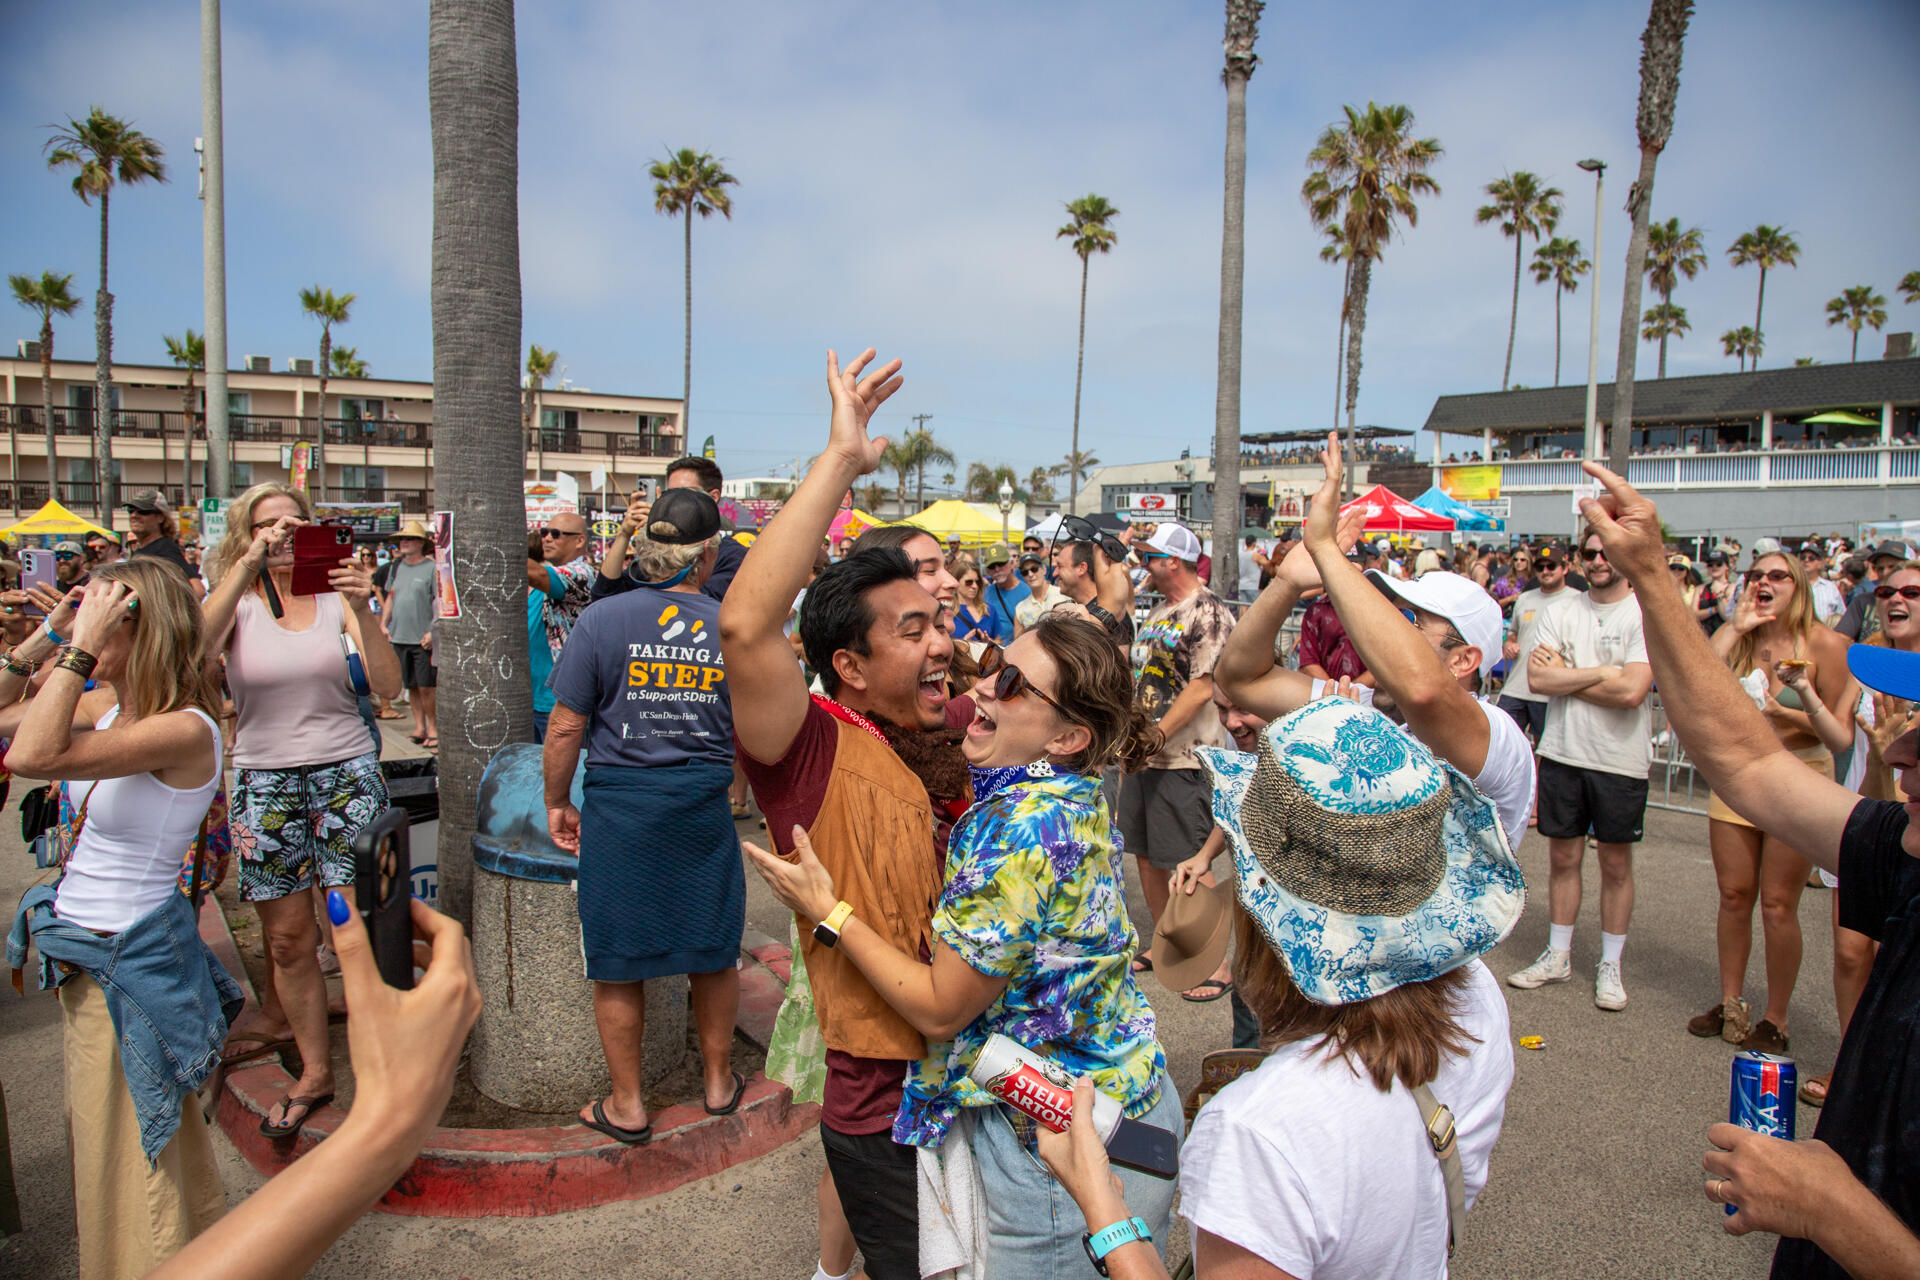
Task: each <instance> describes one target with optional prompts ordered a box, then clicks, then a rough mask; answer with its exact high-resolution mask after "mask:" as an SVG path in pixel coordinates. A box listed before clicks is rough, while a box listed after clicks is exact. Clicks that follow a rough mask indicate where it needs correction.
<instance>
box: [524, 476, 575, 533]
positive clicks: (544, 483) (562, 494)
mask: <svg viewBox="0 0 1920 1280" xmlns="http://www.w3.org/2000/svg"><path fill="white" fill-rule="evenodd" d="M521 486H522V489H523V490H524V492H525V494H526V502H527V528H529V529H538V528H539V527H540V526H542V525H544V524H545V523H546V522H547V521H548V520H550V519H552V518H553V517H554V516H557V515H576V514H578V513H579V511H580V482H579V481H577V480H575V479H574V478H573V477H572V476H570V475H568V474H567V473H566V472H564V471H562V472H559V473H558V474H556V475H555V476H554V477H553V479H551V480H523V481H521Z"/></svg>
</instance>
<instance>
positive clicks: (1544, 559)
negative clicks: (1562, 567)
mask: <svg viewBox="0 0 1920 1280" xmlns="http://www.w3.org/2000/svg"><path fill="white" fill-rule="evenodd" d="M1533 562H1534V563H1535V564H1565V563H1566V562H1567V548H1566V547H1565V545H1563V544H1562V543H1558V542H1548V543H1545V544H1543V545H1542V546H1541V547H1540V549H1539V550H1537V551H1535V552H1534V553H1533Z"/></svg>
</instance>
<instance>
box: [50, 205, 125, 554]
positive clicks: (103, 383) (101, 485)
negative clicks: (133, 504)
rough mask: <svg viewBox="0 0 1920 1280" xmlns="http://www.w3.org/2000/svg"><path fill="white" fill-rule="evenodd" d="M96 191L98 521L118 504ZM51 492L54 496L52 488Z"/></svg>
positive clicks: (108, 320) (109, 305)
mask: <svg viewBox="0 0 1920 1280" xmlns="http://www.w3.org/2000/svg"><path fill="white" fill-rule="evenodd" d="M110 194H111V191H110V190H107V189H103V190H102V191H101V192H100V292H98V293H96V294H94V295H93V452H94V459H95V461H94V471H93V513H94V518H95V519H96V520H97V521H98V522H99V523H100V524H102V525H107V527H109V528H111V527H112V526H111V525H110V524H108V520H109V518H110V517H109V513H110V512H111V511H112V510H113V509H114V508H115V507H116V506H118V505H119V502H120V495H119V494H118V493H116V492H115V491H114V490H115V488H116V486H115V485H114V483H113V412H112V406H113V294H112V293H110V292H109V291H108V289H107V197H108V196H109V195H110ZM53 496H56V497H57V496H58V492H57V491H56V492H55V494H54V495H53Z"/></svg>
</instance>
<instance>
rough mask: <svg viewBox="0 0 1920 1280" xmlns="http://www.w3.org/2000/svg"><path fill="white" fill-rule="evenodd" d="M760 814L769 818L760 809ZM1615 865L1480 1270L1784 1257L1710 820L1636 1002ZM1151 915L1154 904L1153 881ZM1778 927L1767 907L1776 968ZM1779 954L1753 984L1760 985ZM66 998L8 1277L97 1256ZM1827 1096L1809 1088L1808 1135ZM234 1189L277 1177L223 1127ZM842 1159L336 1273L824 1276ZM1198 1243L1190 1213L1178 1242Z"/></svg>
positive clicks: (753, 1170) (1668, 843)
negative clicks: (1728, 1017) (1740, 1134)
mask: <svg viewBox="0 0 1920 1280" xmlns="http://www.w3.org/2000/svg"><path fill="white" fill-rule="evenodd" d="M741 829H742V831H743V833H747V834H749V835H750V836H751V835H753V834H757V830H756V824H754V823H753V822H752V821H748V822H744V823H742V824H741ZM1520 857H1521V861H1522V863H1523V864H1524V866H1525V869H1526V872H1527V880H1528V885H1529V888H1530V890H1531V894H1530V901H1529V903H1528V906H1527V911H1526V914H1525V917H1524V918H1523V919H1522V921H1521V923H1520V924H1519V925H1518V926H1517V927H1516V928H1515V930H1514V932H1513V935H1512V936H1511V937H1510V938H1509V939H1508V941H1507V942H1506V944H1505V945H1503V946H1502V947H1500V948H1498V949H1497V950H1496V951H1494V952H1493V953H1492V954H1490V955H1489V957H1488V963H1489V964H1490V965H1491V966H1492V968H1493V970H1494V971H1495V973H1497V974H1499V975H1501V976H1503V977H1504V975H1506V974H1507V973H1509V972H1512V971H1513V970H1515V969H1518V968H1521V967H1523V966H1524V965H1526V964H1527V963H1529V962H1530V961H1531V960H1532V959H1533V958H1534V956H1535V955H1537V954H1538V953H1539V951H1540V949H1541V948H1542V947H1543V946H1544V945H1545V940H1546V932H1547V916H1546V844H1545V841H1543V840H1541V839H1540V838H1539V837H1538V836H1534V835H1529V836H1528V837H1527V839H1526V841H1525V842H1524V843H1523V845H1522V847H1521V850H1520ZM1597 874H1598V873H1597V871H1596V869H1595V868H1594V867H1593V866H1592V865H1591V859H1589V865H1588V867H1587V876H1586V884H1587V898H1586V901H1585V903H1584V905H1583V909H1582V912H1581V918H1580V924H1579V928H1578V932H1577V933H1576V935H1575V940H1574V951H1573V963H1574V970H1575V979H1574V981H1573V982H1571V983H1568V984H1565V985H1562V986H1555V987H1548V988H1544V989H1542V990H1539V991H1532V992H1525V991H1513V990H1510V989H1509V990H1508V992H1507V994H1508V998H1509V1005H1510V1008H1511V1009H1512V1012H1513V1033H1514V1035H1515V1036H1516V1037H1517V1036H1520V1035H1539V1036H1542V1037H1544V1038H1545V1041H1546V1047H1545V1048H1544V1049H1542V1050H1540V1051H1538V1052H1527V1051H1516V1057H1517V1059H1518V1066H1517V1076H1516V1079H1515V1082H1514V1087H1513V1092H1512V1094H1511V1096H1510V1097H1509V1099H1508V1104H1507V1118H1506V1125H1505V1128H1504V1131H1503V1132H1502V1135H1501V1138H1500V1142H1499V1146H1498V1147H1497V1149H1496V1150H1495V1153H1494V1156H1493V1165H1492V1174H1491V1179H1490V1181H1489V1183H1488V1186H1487V1189H1486V1191H1485V1193H1484V1194H1483V1195H1482V1197H1481V1199H1480V1201H1479V1203H1478V1205H1476V1207H1475V1208H1474V1210H1473V1212H1472V1213H1471V1215H1470V1216H1469V1218H1468V1230H1467V1237H1466V1239H1465V1241H1464V1242H1463V1243H1462V1244H1461V1246H1460V1249H1459V1252H1458V1253H1457V1255H1456V1256H1455V1259H1454V1262H1453V1274H1454V1275H1456V1276H1458V1277H1461V1278H1462V1280H1482V1278H1488V1277H1519V1276H1529V1277H1530V1276H1548V1277H1558V1276H1580V1277H1586V1276H1593V1277H1607V1280H1628V1278H1632V1277H1643V1276H1644V1277H1662V1278H1663V1280H1665V1278H1672V1280H1682V1278H1694V1277H1699V1278H1703V1280H1704V1278H1706V1277H1716V1278H1717V1277H1750V1276H1759V1275H1764V1274H1765V1272H1766V1268H1767V1263H1768V1259H1769V1257H1770V1255H1771V1252H1772V1248H1773V1241H1772V1239H1771V1238H1762V1237H1757V1236H1756V1237H1748V1238H1745V1239H1734V1238H1730V1237H1728V1236H1727V1235H1726V1234H1725V1232H1724V1230H1723V1229H1722V1226H1721V1223H1722V1220H1723V1218H1722V1213H1721V1210H1720V1207H1719V1206H1717V1205H1713V1204H1709V1203H1708V1202H1707V1201H1706V1200H1705V1199H1704V1197H1703V1196H1702V1195H1701V1190H1700V1188H1701V1182H1702V1174H1701V1172H1700V1156H1701V1153H1702V1152H1703V1151H1704V1149H1705V1146H1706V1140H1705V1130H1706V1127H1707V1126H1708V1125H1709V1124H1711V1123H1713V1122H1714V1121H1716V1120H1722V1119H1725V1118H1726V1107H1727V1083H1728V1072H1729V1067H1728V1061H1729V1058H1730V1057H1731V1054H1732V1049H1731V1048H1730V1047H1729V1046H1727V1045H1725V1044H1723V1043H1721V1042H1720V1041H1719V1040H1699V1039H1695V1038H1694V1037H1692V1036H1689V1035H1688V1034H1687V1033H1686V1029H1685V1023H1686V1020H1687V1018H1689V1017H1690V1016H1692V1015H1693V1014H1696V1013H1698V1012H1700V1010H1702V1009H1704V1008H1706V1007H1707V1006H1709V1005H1711V1004H1713V1003H1714V1002H1715V1001H1716V1000H1717V999H1718V993H1717V990H1716V987H1717V983H1716V980H1715V977H1714V960H1713V913H1714V902H1715V889H1714V881H1713V871H1712V867H1711V865H1710V864H1709V862H1708V859H1707V847H1706V819H1705V818H1703V817H1699V816H1694V815H1682V814H1673V813H1664V812H1658V811H1656V812H1652V813H1650V814H1649V815H1648V822H1647V839H1646V841H1645V843H1643V844H1642V845H1641V846H1640V847H1639V851H1638V857H1637V868H1636V879H1637V886H1638V900H1637V905H1636V910H1635V915H1634V923H1633V928H1632V930H1631V932H1630V934H1629V939H1628V942H1627V948H1626V954H1625V959H1624V964H1623V969H1624V972H1625V979H1626V986H1627V992H1628V995H1629V1004H1628V1006H1627V1008H1626V1010H1625V1011H1624V1012H1621V1013H1603V1012H1601V1011H1599V1010H1597V1009H1595V1008H1594V1007H1593V1003H1592V994H1593V992H1592V975H1593V970H1594V966H1595V964H1596V963H1597V962H1598V959H1599V948H1600V943H1599V924H1598V918H1597V910H1598V902H1597V894H1598V882H1597ZM33 879H34V875H33V873H32V872H31V863H30V860H29V859H27V858H26V857H25V855H24V854H23V853H21V852H19V851H18V848H17V846H16V848H15V851H14V852H13V854H12V855H11V856H10V857H9V858H8V859H7V860H6V861H5V865H4V867H0V900H4V901H6V902H9V903H10V902H13V901H15V900H16V899H17V898H18V896H19V894H20V893H21V892H22V891H23V890H24V889H25V888H26V887H27V885H28V884H30V883H31V882H32V881H33ZM1130 902H1131V905H1132V909H1133V913H1134V917H1135V920H1136V922H1138V923H1140V924H1141V925H1142V926H1143V927H1144V925H1145V922H1146V919H1147V916H1146V909H1145V906H1144V904H1143V903H1142V901H1141V899H1140V897H1139V892H1138V886H1137V885H1135V886H1132V887H1131V892H1130ZM1831 902H1832V893H1831V891H1827V890H1819V889H1809V890H1807V891H1806V894H1805V896H1804V898H1803V899H1802V901H1801V907H1800V918H1801V920H1802V922H1803V925H1804V926H1805V935H1806V954H1805V959H1804V962H1803V964H1802V968H1801V981H1800V984H1799V990H1798V995H1797V998H1796V1000H1795V1002H1794V1005H1793V1016H1792V1022H1791V1027H1790V1031H1791V1034H1792V1036H1793V1050H1794V1056H1795V1057H1796V1058H1798V1059H1799V1061H1800V1062H1801V1064H1802V1070H1803V1071H1809V1072H1810V1071H1820V1070H1824V1069H1826V1067H1827V1066H1828V1065H1830V1063H1831V1061H1832V1056H1833V1052H1834V1049H1835V1047H1836V1044H1837V1035H1836V1031H1835V1019H1834V1011H1833V996H1832V986H1831V972H1832V968H1831V957H1832V947H1831V931H1830V924H1829V921H1830V918H1831V916H1830V913H1831V909H1832V908H1831ZM747 914H748V922H749V924H750V926H752V927H754V928H757V929H759V930H761V931H763V932H765V933H768V934H772V935H774V936H776V937H784V936H786V930H787V926H786V916H785V915H784V914H783V913H782V912H781V911H780V909H779V907H778V905H777V904H776V903H775V902H774V901H773V900H772V898H771V896H770V895H769V894H768V893H767V892H766V890H765V888H764V886H762V885H761V884H760V883H759V880H758V877H757V876H754V875H753V874H752V873H751V872H749V874H748V910H747ZM1758 953H1759V944H1758V934H1757V925H1756V937H1755V960H1754V962H1753V968H1752V973H1753V974H1757V973H1758V968H1759V961H1758ZM1148 991H1149V995H1150V996H1151V998H1152V1000H1153V1004H1154V1007H1155V1010H1156V1013H1157V1014H1158V1015H1159V1018H1160V1029H1161V1039H1162V1042H1163V1043H1164V1044H1165V1046H1166V1049H1167V1055H1168V1058H1169V1065H1170V1066H1171V1068H1172V1071H1173V1074H1174V1078H1175V1080H1176V1081H1178V1082H1179V1083H1180V1084H1181V1085H1182V1087H1183V1088H1184V1087H1186V1086H1187V1085H1190V1084H1191V1083H1192V1081H1193V1079H1194V1077H1195V1075H1196V1073H1197V1069H1198V1066H1197V1064H1198V1061H1199V1058H1200V1055H1201V1054H1202V1053H1204V1052H1205V1051H1207V1050H1209V1049H1213V1048H1219V1047H1224V1046H1225V1045H1226V1044H1227V1042H1228V1039H1229V1032H1228V1005H1227V1002H1226V1001H1225V1000H1220V1001H1218V1002H1215V1003H1211V1004H1205V1005H1196V1004H1189V1003H1187V1002H1186V1001H1183V1000H1181V999H1179V998H1178V997H1177V996H1174V995H1172V994H1170V993H1168V992H1166V991H1164V990H1163V989H1162V988H1160V987H1159V985H1158V984H1157V983H1154V982H1152V980H1151V979H1149V983H1148ZM1760 996H1761V993H1760V992H1759V990H1758V979H1757V977H1751V976H1750V979H1749V987H1748V998H1749V999H1750V1000H1753V1001H1754V1002H1755V1003H1756V1005H1757V1004H1758V1003H1759V1000H1760ZM60 1062H61V1057H60V1018H59V1012H58V1009H57V1007H56V1006H55V1004H54V1002H53V1000H52V999H51V998H50V997H48V996H45V995H42V994H40V993H38V992H35V991H33V990H32V989H31V987H29V990H28V994H27V997H26V998H24V999H22V998H19V997H13V996H5V995H0V1082H3V1083H4V1085H5V1088H6V1102H7V1106H8V1109H9V1113H10V1127H11V1133H12V1147H13V1151H12V1155H13V1166H14V1169H15V1171H16V1173H17V1175H18V1177H19V1179H20V1184H21V1191H22V1197H23V1201H24V1209H25V1215H26V1219H27V1222H28V1231H27V1233H26V1234H25V1235H23V1236H19V1237H15V1238H13V1239H10V1240H8V1241H6V1242H4V1243H0V1276H8V1277H12V1276H18V1277H22V1278H25V1277H32V1280H66V1278H67V1277H71V1276H73V1275H75V1273H76V1262H75V1254H74V1246H73V1233H72V1227H71V1215H72V1192H71V1186H70V1181H69V1178H68V1173H67V1168H68V1165H67V1156H66V1146H65V1134H64V1129H65V1125H64V1120H63V1116H62V1107H61V1083H60V1074H61V1068H60ZM1816 1117H1817V1113H1816V1112H1814V1111H1812V1110H1809V1109H1807V1108H1805V1107H1802V1108H1800V1110H1799V1121H1800V1131H1801V1134H1802V1136H1805V1135H1807V1134H1809V1133H1811V1131H1812V1128H1813V1122H1814V1120H1815V1119H1816ZM215 1143H216V1147H217V1148H218V1149H219V1151H220V1152H221V1155H222V1162H223V1163H222V1173H223V1176H224V1178H225V1180H226V1186H227V1189H228V1195H229V1199H230V1201H231V1202H233V1203H237V1202H238V1201H239V1199H240V1197H241V1196H243V1195H244V1194H246V1193H247V1192H249V1191H251V1190H252V1189H253V1188H255V1187H257V1186H258V1185H260V1181H261V1179H260V1178H259V1176H258V1175H256V1174H255V1173H254V1172H253V1171H252V1169H251V1168H250V1167H248V1166H247V1165H246V1164H245V1163H244V1162H243V1161H242V1160H241V1159H240V1158H239V1157H238V1156H237V1154H235V1153H234V1151H233V1149H232V1147H231V1146H230V1145H228V1144H227V1143H226V1141H225V1139H224V1138H222V1137H220V1136H219V1135H217V1134H216V1137H215ZM822 1167H823V1162H822V1158H821V1154H820V1145H819V1141H818V1139H817V1138H816V1137H814V1136H812V1135H808V1136H806V1137H803V1138H801V1139H799V1140H796V1141H794V1142H792V1143H790V1144H789V1145H787V1146H786V1147H784V1148H782V1149H780V1150H779V1151H776V1152H774V1153H773V1154H771V1155H768V1156H765V1157H762V1158H761V1159H759V1160H755V1161H752V1162H749V1163H746V1164H742V1165H739V1166H736V1167H735V1168H733V1169H731V1170H728V1171H727V1172H726V1173H724V1174H721V1175H718V1176H716V1177H713V1178H709V1179H706V1180H704V1181H701V1182H696V1183H691V1184H688V1185H686V1186H683V1187H680V1188H678V1189H676V1190H674V1191H671V1192H669V1193H667V1194H665V1195H662V1196H658V1197H655V1198H653V1199H651V1200H646V1201H638V1202H632V1203H626V1204H616V1205H607V1206H603V1207H601V1208H597V1209H591V1210H586V1211H582V1212H578V1213H569V1214H561V1215H556V1216H553V1217H547V1218H532V1219H527V1218H511V1219H510V1218H500V1219H483V1220H466V1219H426V1218H403V1217H394V1216H389V1215H384V1214H377V1213H376V1214H369V1215H367V1216H366V1217H364V1218H362V1219H361V1220H360V1221H359V1222H358V1223H357V1224H355V1225H354V1227H353V1228H352V1229H350V1230H349V1231H348V1232H347V1233H346V1235H345V1236H344V1237H342V1239H341V1240H340V1242H339V1243H338V1244H336V1245H335V1246H334V1248H333V1250H332V1251H331V1252H330V1253H328V1254H327V1255H326V1257H325V1258H323V1259H322V1260H321V1262H320V1264H319V1265H318V1266H317V1267H316V1268H315V1269H314V1271H313V1272H312V1274H313V1275H315V1276H319V1277H327V1278H335V1277H337V1278H339V1280H364V1278H365V1277H366V1276H368V1275H375V1274H381V1273H386V1274H392V1275H405V1276H408V1277H417V1278H422V1280H425V1278H433V1277H447V1278H449V1280H454V1278H464V1277H472V1278H475V1280H478V1278H480V1277H489V1278H492V1277H529V1278H531V1277H555V1278H558V1277H601V1276H614V1275H621V1276H637V1277H644V1278H646V1280H677V1278H680V1277H686V1278H688V1280H695V1278H698V1280H805V1277H808V1276H810V1275H811V1274H812V1272H813V1267H814V1263H815V1260H816V1256H817V1255H816V1251H815V1250H816V1244H815V1208H814V1189H815V1185H816V1182H817V1179H818V1178H819V1176H820V1171H821V1169H822ZM1170 1244H1171V1245H1172V1248H1173V1250H1174V1256H1176V1257H1177V1256H1179V1255H1181V1254H1183V1253H1184V1251H1185V1249H1186V1240H1185V1235H1184V1232H1183V1231H1180V1230H1178V1229H1176V1231H1175V1233H1174V1239H1173V1240H1172V1241H1171V1242H1170Z"/></svg>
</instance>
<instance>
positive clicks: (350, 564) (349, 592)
mask: <svg viewBox="0 0 1920 1280" xmlns="http://www.w3.org/2000/svg"><path fill="white" fill-rule="evenodd" d="M327 585H328V586H330V587H332V588H333V589H334V590H335V591H338V592H339V593H340V598H341V599H342V600H343V601H345V602H346V606H347V608H349V609H354V610H362V609H365V608H366V607H367V601H369V600H371V599H372V598H373V575H372V574H371V573H369V572H367V567H366V566H365V565H363V564H361V563H360V562H359V561H358V560H354V559H351V558H348V559H346V560H342V561H341V562H340V567H339V568H337V569H329V570H327Z"/></svg>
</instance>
